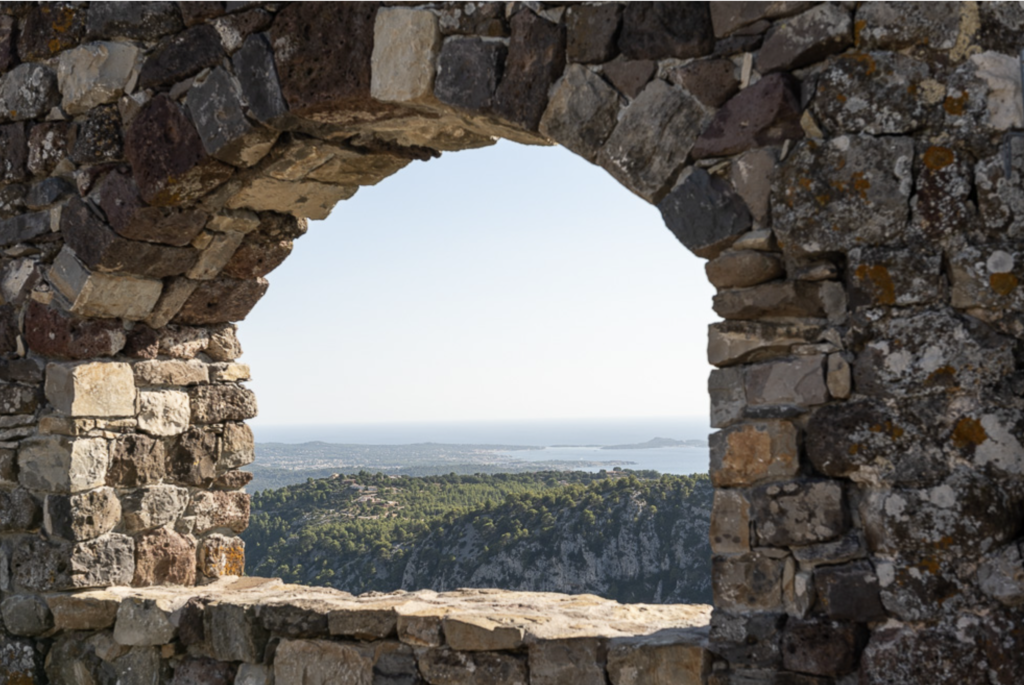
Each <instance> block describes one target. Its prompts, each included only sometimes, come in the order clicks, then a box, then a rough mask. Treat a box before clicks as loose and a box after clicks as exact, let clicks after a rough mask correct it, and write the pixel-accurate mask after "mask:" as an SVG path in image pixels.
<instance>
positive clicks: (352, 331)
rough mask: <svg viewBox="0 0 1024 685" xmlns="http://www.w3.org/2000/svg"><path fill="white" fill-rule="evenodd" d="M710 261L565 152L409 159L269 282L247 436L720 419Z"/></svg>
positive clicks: (245, 330) (256, 334)
mask: <svg viewBox="0 0 1024 685" xmlns="http://www.w3.org/2000/svg"><path fill="white" fill-rule="evenodd" d="M703 265H704V261H703V260H701V259H699V258H697V257H695V256H693V255H692V254H691V253H690V252H689V251H688V250H687V249H686V248H685V247H683V246H682V245H681V244H680V243H679V242H678V241H677V240H676V239H675V237H674V236H673V235H672V234H671V233H670V232H669V230H668V229H667V228H665V225H664V223H663V222H662V220H661V216H660V213H659V212H658V210H657V209H656V208H655V207H653V206H651V205H649V204H647V203H646V202H644V201H643V200H641V199H640V198H638V197H636V196H634V195H633V194H632V193H630V192H629V191H628V190H626V189H625V188H624V187H622V186H620V185H619V184H618V183H617V182H616V181H615V180H614V179H612V177H611V176H609V175H608V174H607V173H606V172H605V171H604V170H602V169H601V168H600V167H597V166H593V165H591V164H590V163H588V162H587V161H586V160H584V159H582V158H580V157H576V156H575V155H573V154H572V153H570V152H569V151H567V150H565V149H564V148H561V147H535V146H524V145H519V144H516V143H511V142H507V141H502V142H499V143H498V144H497V145H495V146H492V147H489V148H483V149H479V150H467V151H463V152H458V153H445V154H444V155H443V156H442V157H441V158H440V159H434V160H431V161H429V162H419V161H416V162H413V163H412V164H410V165H409V166H407V167H406V168H405V169H403V170H402V171H399V172H398V173H397V174H396V175H394V176H391V177H390V178H387V179H385V180H384V181H382V182H381V183H379V184H378V185H376V186H373V187H364V188H361V189H360V190H359V192H357V193H356V195H355V196H354V197H353V198H352V199H350V200H348V201H345V202H341V203H339V204H338V205H337V206H336V207H335V208H334V211H333V212H332V213H331V215H330V216H329V217H328V218H327V219H326V220H324V221H317V222H310V227H309V232H308V233H307V234H306V235H305V236H303V237H302V238H300V239H299V240H297V241H296V243H295V249H294V251H293V252H292V254H291V256H290V257H289V258H288V259H287V260H286V261H285V262H284V264H283V265H282V266H280V267H278V268H277V269H276V270H275V271H273V272H272V273H271V274H270V275H269V276H268V279H269V280H270V289H269V291H268V292H267V294H266V295H265V296H264V298H263V299H262V300H261V301H260V302H259V303H258V304H257V305H256V307H255V309H254V310H253V311H252V312H251V313H250V314H249V316H248V317H247V318H246V320H245V321H244V322H242V323H241V324H240V325H239V329H240V330H239V335H240V339H241V342H242V346H243V348H244V350H245V353H244V355H243V356H242V358H241V361H244V362H246V363H248V364H249V365H250V366H251V367H252V376H253V381H252V382H251V383H250V384H249V387H251V388H252V389H253V390H254V391H255V392H256V395H257V398H258V402H259V408H260V415H259V417H258V418H257V419H255V420H254V421H253V422H252V424H253V426H254V428H256V429H257V431H258V430H259V427H260V426H282V425H297V424H365V423H390V422H441V421H448V422H451V421H489V420H490V421H494V420H501V421H507V420H538V419H539V420H551V419H598V418H636V417H695V418H698V419H705V420H706V417H707V414H708V399H707V391H706V387H707V377H708V373H709V372H710V367H709V366H708V364H707V360H706V340H707V325H708V324H709V323H711V322H712V321H714V320H715V319H716V317H715V315H714V313H713V312H712V310H711V298H712V295H713V294H714V290H713V288H712V287H711V286H710V285H709V284H708V283H707V280H706V278H705V276H704V266H703Z"/></svg>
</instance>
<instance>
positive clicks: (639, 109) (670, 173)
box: [597, 5, 710, 213]
mask: <svg viewBox="0 0 1024 685" xmlns="http://www.w3.org/2000/svg"><path fill="white" fill-rule="evenodd" d="M630 7H632V5H630ZM709 119H710V113H709V112H708V110H707V109H706V108H705V107H704V105H702V104H700V102H699V101H698V100H697V99H696V98H694V97H693V96H692V95H690V94H689V93H687V92H686V91H685V90H683V89H682V88H679V87H678V86H671V85H669V84H668V83H666V82H665V81H661V80H656V81H654V82H652V83H651V84H650V85H648V86H647V87H646V88H645V89H644V91H643V92H642V93H640V95H639V96H637V98H636V99H635V100H634V101H633V102H632V103H631V104H630V105H629V107H627V108H626V109H625V110H624V111H623V112H622V114H621V115H620V117H619V123H618V125H617V126H616V127H615V130H614V131H612V134H611V136H610V137H609V138H608V141H607V142H606V143H605V145H604V147H603V148H602V150H601V152H600V153H599V154H598V157H597V163H598V164H600V165H601V166H602V167H604V169H605V170H607V171H608V173H610V174H611V175H612V176H613V177H615V179H616V180H618V181H619V182H620V183H622V184H623V185H624V186H626V187H627V188H629V189H630V190H632V191H633V192H634V193H636V194H637V195H639V196H640V197H642V198H644V199H645V200H647V201H648V202H657V201H658V200H660V199H661V197H662V195H663V194H664V193H665V192H666V191H667V190H668V188H669V186H670V184H671V183H672V182H673V181H674V180H675V175H676V173H677V172H678V171H679V169H680V168H681V167H682V166H683V163H684V162H685V161H686V158H687V156H688V155H689V153H690V150H691V148H692V147H693V144H694V142H696V140H697V136H698V135H699V134H700V131H702V130H703V129H704V126H705V125H706V124H707V122H708V121H709ZM695 174H696V172H695ZM695 174H692V175H691V177H692V176H693V175H695ZM663 213H664V211H663Z"/></svg>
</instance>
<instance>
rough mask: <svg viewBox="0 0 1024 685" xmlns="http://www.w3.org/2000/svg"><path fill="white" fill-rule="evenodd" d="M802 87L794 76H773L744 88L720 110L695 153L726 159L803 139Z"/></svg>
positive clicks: (695, 147) (699, 140)
mask: <svg viewBox="0 0 1024 685" xmlns="http://www.w3.org/2000/svg"><path fill="white" fill-rule="evenodd" d="M799 88H800V85H799V82H797V81H796V79H794V78H792V77H791V76H788V75H784V74H771V75H769V76H766V77H764V78H763V79H761V80H760V81H758V82H757V83H756V84H754V85H753V86H750V87H749V88H746V89H744V90H743V91H742V92H741V93H740V94H739V95H736V96H735V97H733V98H732V99H731V100H729V101H728V102H727V103H725V105H724V106H723V107H722V108H721V109H719V110H718V113H717V114H715V118H714V119H712V120H711V123H710V124H709V125H708V127H707V128H706V129H705V130H704V132H703V133H701V135H700V138H698V139H697V142H696V143H695V144H694V146H693V150H692V152H691V154H692V155H693V157H694V158H695V159H700V158H702V157H724V156H726V155H735V154H739V153H741V152H744V151H745V150H748V149H750V148H754V147H765V146H769V145H780V144H782V142H783V141H786V140H794V139H800V138H803V137H804V131H803V129H802V128H801V127H800V95H799Z"/></svg>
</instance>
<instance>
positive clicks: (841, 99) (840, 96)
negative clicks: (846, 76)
mask: <svg viewBox="0 0 1024 685" xmlns="http://www.w3.org/2000/svg"><path fill="white" fill-rule="evenodd" d="M836 100H839V102H846V96H845V95H843V94H842V93H836Z"/></svg>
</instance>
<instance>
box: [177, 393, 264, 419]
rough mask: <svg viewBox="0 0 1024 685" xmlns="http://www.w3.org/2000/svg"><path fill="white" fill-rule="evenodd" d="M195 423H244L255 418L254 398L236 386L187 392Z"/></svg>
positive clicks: (251, 394)
mask: <svg viewBox="0 0 1024 685" xmlns="http://www.w3.org/2000/svg"><path fill="white" fill-rule="evenodd" d="M189 398H190V400H191V405H192V420H193V421H194V422H195V423H199V424H204V423H221V422H223V421H244V420H246V419H251V418H254V417H255V416H256V396H255V395H254V394H253V392H252V391H251V390H248V389H246V388H243V387H240V386H237V385H203V386H198V387H195V388H191V389H190V390H189Z"/></svg>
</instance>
